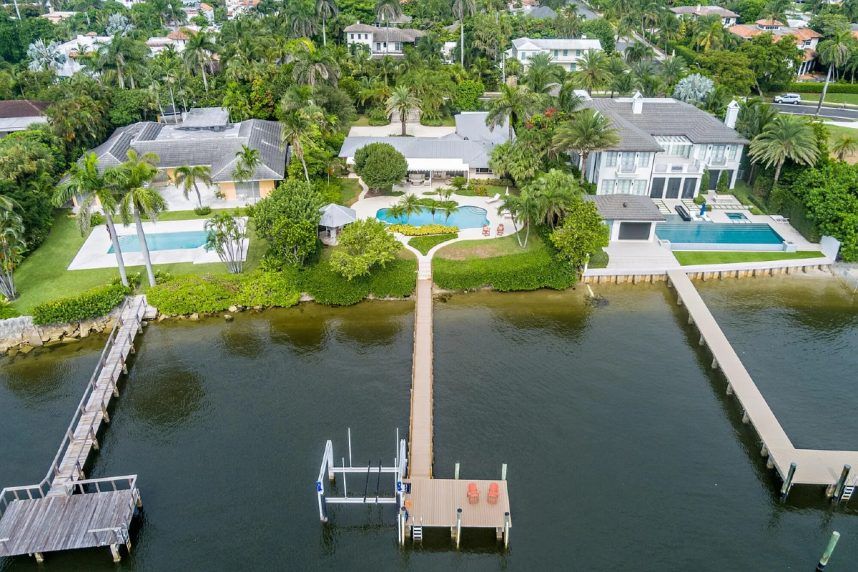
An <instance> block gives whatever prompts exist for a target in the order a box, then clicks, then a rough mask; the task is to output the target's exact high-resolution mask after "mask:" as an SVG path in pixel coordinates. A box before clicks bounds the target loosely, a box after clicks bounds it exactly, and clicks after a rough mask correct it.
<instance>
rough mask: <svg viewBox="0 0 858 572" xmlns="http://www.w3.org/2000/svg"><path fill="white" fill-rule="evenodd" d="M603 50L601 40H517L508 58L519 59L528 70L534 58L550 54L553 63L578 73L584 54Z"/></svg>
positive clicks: (513, 43) (513, 42)
mask: <svg viewBox="0 0 858 572" xmlns="http://www.w3.org/2000/svg"><path fill="white" fill-rule="evenodd" d="M601 50H602V44H601V42H599V40H593V39H588V38H516V39H514V40H513V41H512V48H511V49H510V50H509V51H507V57H510V58H514V59H517V60H518V61H520V62H521V65H522V66H523V67H525V68H526V67H527V66H528V64H530V60H531V59H533V56H536V55H538V54H548V56H549V57H550V58H551V63H553V64H557V65H560V66H563V69H565V70H566V71H576V70H577V69H578V61H579V60H580V59H581V58H582V57H583V56H584V54H586V53H588V52H598V51H601Z"/></svg>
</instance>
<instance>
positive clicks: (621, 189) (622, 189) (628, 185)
mask: <svg viewBox="0 0 858 572" xmlns="http://www.w3.org/2000/svg"><path fill="white" fill-rule="evenodd" d="M632 182H633V181H632V180H631V179H617V184H616V186H615V187H614V193H616V194H623V195H627V194H629V193H630V192H632Z"/></svg>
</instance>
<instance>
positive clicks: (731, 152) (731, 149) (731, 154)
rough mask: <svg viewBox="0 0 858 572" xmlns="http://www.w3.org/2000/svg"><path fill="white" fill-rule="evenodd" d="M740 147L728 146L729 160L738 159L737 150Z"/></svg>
mask: <svg viewBox="0 0 858 572" xmlns="http://www.w3.org/2000/svg"><path fill="white" fill-rule="evenodd" d="M737 148H738V145H727V158H728V159H730V160H733V159H735V158H736V149H737Z"/></svg>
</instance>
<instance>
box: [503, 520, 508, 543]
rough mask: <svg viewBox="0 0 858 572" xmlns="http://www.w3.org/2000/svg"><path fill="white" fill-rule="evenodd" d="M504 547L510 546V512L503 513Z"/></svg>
mask: <svg viewBox="0 0 858 572" xmlns="http://www.w3.org/2000/svg"><path fill="white" fill-rule="evenodd" d="M503 547H504V548H509V513H508V512H505V513H503Z"/></svg>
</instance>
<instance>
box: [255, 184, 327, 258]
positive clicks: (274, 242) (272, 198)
mask: <svg viewBox="0 0 858 572" xmlns="http://www.w3.org/2000/svg"><path fill="white" fill-rule="evenodd" d="M321 203H322V200H321V196H320V195H319V193H318V192H317V191H316V190H314V189H313V186H312V185H311V184H310V183H306V182H304V181H301V180H296V179H290V180H289V181H287V182H286V183H285V184H284V183H281V184H280V185H278V186H277V188H276V189H274V191H273V192H272V193H271V194H270V195H269V196H267V197H265V198H264V199H262V200H260V201H259V202H258V203H256V206H255V207H254V208H253V211H252V216H253V224H254V225H255V227H256V232H257V234H258V235H259V236H261V237H262V238H264V239H265V240H266V241H268V252H267V255H268V256H270V257H273V258H274V259H276V260H277V261H280V262H283V263H286V264H290V265H293V266H294V265H301V264H304V261H305V260H306V259H307V258H308V257H309V256H311V255H313V254H314V253H315V252H316V250H317V248H318V244H319V237H318V234H317V233H318V225H319V218H320V216H321V215H320V214H319V207H320V206H322V204H321Z"/></svg>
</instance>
